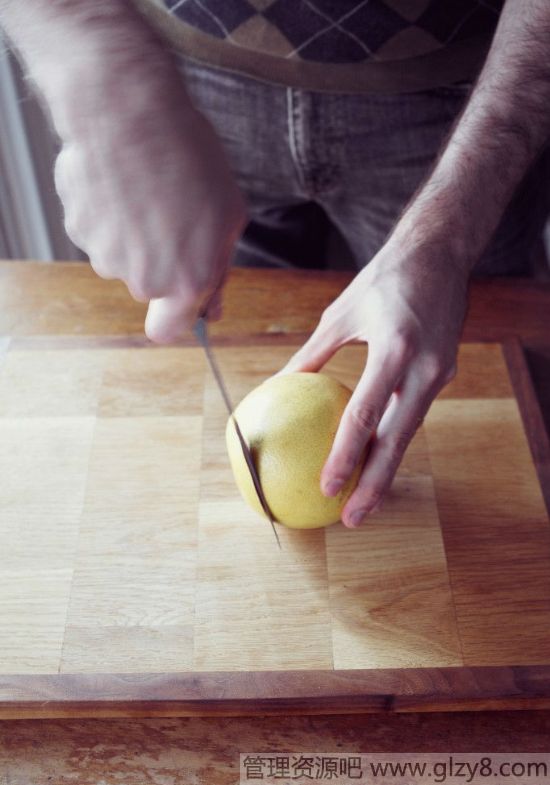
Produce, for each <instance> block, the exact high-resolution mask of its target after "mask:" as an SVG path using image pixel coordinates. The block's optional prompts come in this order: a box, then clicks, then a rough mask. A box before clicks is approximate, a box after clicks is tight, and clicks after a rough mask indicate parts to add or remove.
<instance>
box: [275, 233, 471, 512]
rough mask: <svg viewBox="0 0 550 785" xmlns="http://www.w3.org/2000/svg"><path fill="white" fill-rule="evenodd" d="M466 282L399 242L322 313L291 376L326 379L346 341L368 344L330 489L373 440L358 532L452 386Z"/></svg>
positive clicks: (360, 491) (330, 471)
mask: <svg viewBox="0 0 550 785" xmlns="http://www.w3.org/2000/svg"><path fill="white" fill-rule="evenodd" d="M466 288H467V274H465V272H464V271H463V270H462V269H461V268H460V267H458V266H456V267H454V266H452V265H451V266H449V265H447V264H443V263H441V261H440V260H439V259H428V258H426V257H425V256H424V255H423V253H422V252H419V251H412V252H410V251H407V249H404V248H402V247H399V245H398V243H397V242H395V241H394V242H392V241H390V242H389V243H387V244H386V246H384V248H383V249H382V250H381V251H380V252H379V253H378V254H377V256H376V257H375V258H374V259H373V260H372V262H371V263H370V264H369V265H368V266H367V267H366V268H365V269H364V270H362V272H361V273H359V275H357V277H356V278H355V279H354V280H353V281H352V283H351V284H350V285H349V286H348V287H347V289H345V290H344V291H343V292H342V294H341V295H340V296H339V297H338V299H337V300H335V301H334V302H333V303H332V304H331V305H330V306H329V307H328V308H327V309H326V310H325V312H324V313H323V316H322V318H321V320H320V322H319V325H318V327H317V329H316V330H315V332H314V333H313V335H312V336H311V338H310V339H309V340H308V341H307V343H306V344H305V345H304V346H303V347H302V348H301V349H300V351H299V352H298V353H297V354H296V355H294V357H293V358H292V359H291V360H290V362H289V363H288V364H287V365H286V366H285V368H284V369H283V373H285V372H293V371H318V370H319V369H320V368H321V367H322V366H323V365H324V364H325V363H326V362H327V361H328V360H329V359H330V357H331V356H332V355H333V354H334V353H335V352H336V351H337V350H338V349H339V348H340V347H341V346H342V345H343V344H345V343H348V342H350V341H366V342H368V345H369V353H368V360H367V364H366V368H365V370H364V373H363V375H362V376H361V379H360V381H359V383H358V384H357V387H356V389H355V391H354V393H353V395H352V397H351V400H350V402H349V404H348V406H347V408H346V411H345V412H344V415H343V417H342V420H341V422H340V427H339V429H338V433H337V434H336V438H335V440H334V444H333V447H332V451H331V453H330V456H329V458H328V460H327V462H326V464H325V467H324V469H323V473H322V476H321V488H322V490H323V492H324V493H325V494H326V495H327V496H335V495H336V494H337V493H338V491H339V490H340V489H341V488H342V486H343V485H344V483H345V482H346V481H347V480H348V479H349V477H350V476H351V474H352V472H353V470H354V468H355V466H356V465H357V464H358V462H359V461H360V460H361V456H362V455H363V454H364V450H365V446H366V445H367V442H369V440H370V439H372V443H371V448H370V452H369V456H368V461H367V463H366V466H365V469H364V471H363V473H362V475H361V477H360V479H359V482H358V485H357V488H356V490H355V491H354V493H353V494H352V495H351V497H350V498H349V499H348V501H347V503H346V506H345V508H344V511H343V515H342V520H343V522H344V523H345V524H346V525H347V526H358V525H359V524H360V523H361V522H362V521H363V520H364V519H365V517H366V516H367V515H368V514H369V513H371V512H373V510H374V509H375V508H376V507H377V506H379V505H380V502H381V500H382V497H383V496H384V494H385V492H386V491H387V490H388V488H389V486H390V484H391V481H392V479H393V477H394V474H395V472H396V470H397V467H398V466H399V463H400V461H401V458H402V457H403V453H404V452H405V449H406V447H407V445H408V444H409V442H410V440H411V439H412V437H413V436H414V433H415V431H416V429H417V428H418V426H419V425H420V423H421V422H422V420H423V418H424V415H425V414H426V412H427V410H428V408H429V406H430V404H431V402H432V400H433V399H434V398H435V396H436V395H437V393H438V392H439V391H440V389H441V388H442V387H443V386H444V385H445V384H446V383H447V382H448V381H450V379H451V378H452V376H453V374H454V371H455V358H456V352H457V346H458V340H459V336H460V331H461V327H462V322H463V319H464V313H465V309H466Z"/></svg>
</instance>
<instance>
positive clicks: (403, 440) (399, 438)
mask: <svg viewBox="0 0 550 785" xmlns="http://www.w3.org/2000/svg"><path fill="white" fill-rule="evenodd" d="M413 436H414V431H413V430H412V429H403V430H401V431H397V433H392V434H388V436H387V437H386V438H385V440H384V447H385V449H386V450H387V452H388V453H389V456H390V459H391V461H392V462H393V463H395V462H398V461H400V460H401V458H402V456H403V454H404V453H405V450H406V449H407V447H408V446H409V444H410V442H411V440H412V438H413Z"/></svg>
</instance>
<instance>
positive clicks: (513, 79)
mask: <svg viewBox="0 0 550 785" xmlns="http://www.w3.org/2000/svg"><path fill="white" fill-rule="evenodd" d="M549 136H550V2H548V0H508V2H507V3H506V5H505V7H504V10H503V12H502V16H501V19H500V22H499V25H498V28H497V31H496V33H495V37H494V41H493V44H492V47H491V50H490V52H489V55H488V58H487V61H486V63H485V66H484V68H483V70H482V72H481V74H480V77H479V79H478V81H477V84H476V86H475V88H474V90H473V92H472V95H471V97H470V100H469V101H468V103H467V105H466V107H465V110H464V112H463V113H462V115H461V117H460V119H459V120H458V122H457V124H456V126H455V128H454V131H453V132H452V134H451V136H450V139H449V142H448V143H447V145H446V146H445V149H444V151H443V152H442V155H441V156H440V158H439V161H438V163H437V165H436V167H435V169H434V171H433V173H432V174H431V176H430V177H429V178H428V180H427V182H426V184H425V185H424V187H423V188H422V189H421V191H420V192H419V194H418V195H417V196H416V198H415V199H414V200H413V202H412V203H411V205H410V206H409V208H408V209H407V210H406V212H405V214H404V216H403V218H402V219H401V221H400V222H399V224H398V225H397V227H396V230H395V234H396V237H397V239H398V240H399V239H403V240H405V239H406V242H407V243H408V244H409V246H410V245H411V243H412V244H413V245H418V246H419V247H421V246H423V245H425V244H428V245H429V244H432V245H434V246H436V247H437V246H439V247H441V248H442V249H443V248H445V249H446V253H447V254H448V253H450V254H451V256H452V257H453V259H454V260H455V261H456V262H457V263H459V264H460V265H462V266H464V267H465V269H466V270H467V271H469V270H471V268H472V267H473V265H474V264H475V263H476V261H477V259H478V258H479V256H480V255H481V253H482V252H483V250H484V247H485V246H486V244H487V243H488V241H489V239H490V237H491V235H492V233H493V232H494V230H495V229H496V227H497V225H498V222H499V220H500V218H501V217H502V214H503V212H504V210H505V208H506V205H507V204H508V202H509V200H510V198H511V196H512V194H513V192H514V190H515V189H516V187H517V186H518V184H519V183H520V181H521V179H522V177H523V176H524V174H525V172H526V170H527V169H528V167H529V166H530V165H531V164H532V163H533V161H534V160H535V158H536V157H537V155H538V154H539V153H540V151H541V149H542V147H543V146H544V144H545V143H546V142H547V140H548V138H549Z"/></svg>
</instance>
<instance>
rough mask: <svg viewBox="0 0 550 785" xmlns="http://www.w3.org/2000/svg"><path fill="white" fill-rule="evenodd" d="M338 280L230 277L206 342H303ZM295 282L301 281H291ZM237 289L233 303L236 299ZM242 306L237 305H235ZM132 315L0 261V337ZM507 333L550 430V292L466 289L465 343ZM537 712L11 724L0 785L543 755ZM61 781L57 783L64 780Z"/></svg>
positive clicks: (69, 274) (58, 276) (55, 277)
mask: <svg viewBox="0 0 550 785" xmlns="http://www.w3.org/2000/svg"><path fill="white" fill-rule="evenodd" d="M349 279H350V276H349V275H348V274H345V273H293V272H272V271H259V270H257V271H253V270H247V271H244V270H236V271H234V272H233V273H232V275H231V278H230V280H229V283H228V287H227V293H226V307H225V317H224V320H223V321H222V322H221V323H220V324H219V325H216V326H215V328H214V330H213V332H214V335H216V334H219V335H229V336H237V335H244V334H252V335H257V334H261V333H266V332H268V333H284V334H303V333H304V332H308V331H310V330H312V329H313V327H314V326H315V323H316V320H317V318H318V317H319V315H320V313H321V311H322V309H323V308H324V307H325V306H326V305H327V304H328V303H329V302H330V301H331V300H332V299H333V298H334V297H335V296H336V295H337V294H338V292H339V291H340V290H341V289H342V287H343V286H345V284H346V283H347V282H348V280H349ZM298 282H299V283H300V285H297V284H298ZM245 292H246V295H245ZM243 302H246V308H243V307H242V304H243ZM144 315H145V309H144V306H142V305H139V304H137V303H134V302H133V301H132V300H131V299H130V298H129V296H128V295H127V293H126V291H125V288H124V287H123V286H122V285H121V284H119V283H114V282H105V281H101V280H100V279H98V278H96V277H95V276H93V274H92V273H91V272H90V270H89V269H88V267H87V266H86V265H82V264H68V263H67V264H65V263H59V264H55V265H40V264H34V263H11V262H0V335H16V336H17V335H19V336H23V335H25V336H28V335H67V334H71V335H116V334H119V335H123V334H128V333H134V334H136V333H141V331H142V325H143V319H144ZM514 335H516V336H519V337H520V339H521V340H522V341H523V343H524V345H525V346H526V348H527V349H528V361H529V366H530V370H531V373H532V377H533V381H534V384H535V388H536V391H537V395H538V397H539V401H540V403H541V406H542V410H543V414H544V418H545V422H546V426H547V428H550V284H541V283H536V282H533V281H518V280H512V279H508V280H501V281H498V280H493V281H486V282H481V281H480V282H476V283H474V284H473V285H472V291H471V304H470V310H469V314H468V319H467V323H466V327H465V338H466V340H476V341H477V340H479V341H502V340H505V339H507V338H509V337H512V336H514ZM549 731H550V712H547V711H538V712H535V711H518V712H499V713H498V715H497V714H495V713H494V712H477V713H469V714H466V713H464V714H457V713H440V714H437V713H436V714H404V715H362V716H357V715H340V716H326V717H325V716H316V717H266V718H260V719H257V718H232V719H228V718H185V719H157V720H139V721H138V720H136V721H122V720H116V721H114V720H113V721H110V720H109V721H107V720H102V721H98V720H55V721H27V720H25V721H13V722H4V723H2V724H1V725H0V783H2V785H4V783H8V782H9V783H10V785H19V783H21V784H22V783H25V785H36V784H40V785H41V784H42V783H47V782H55V783H57V782H62V781H68V779H69V778H72V779H75V780H77V781H78V782H79V783H82V784H83V785H86V783H94V784H95V783H98V782H99V781H105V782H110V781H114V779H109V778H110V777H111V778H114V775H115V773H116V774H117V775H118V776H119V777H120V778H122V779H119V780H117V781H123V782H124V784H125V785H138V783H140V784H141V783H145V782H156V783H161V784H162V783H189V782H200V783H208V785H211V784H212V785H218V783H220V784H221V783H224V784H225V783H234V782H236V781H237V780H238V775H237V773H236V772H237V771H238V753H239V751H263V752H276V751H291V752H299V751H306V750H308V751H312V750H314V751H318V752H335V751H371V752H390V751H394V752H406V751H411V752H412V751H416V752H420V751H455V752H460V751H462V752H465V751H494V752H496V751H513V750H516V751H533V752H535V751H543V750H546V749H547V737H548V732H549ZM64 778H67V780H65V779H64Z"/></svg>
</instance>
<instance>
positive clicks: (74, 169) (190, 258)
mask: <svg viewBox="0 0 550 785" xmlns="http://www.w3.org/2000/svg"><path fill="white" fill-rule="evenodd" d="M135 89H136V90H139V89H140V86H139V85H136V86H135ZM114 92H115V95H113V96H112V101H113V104H112V106H110V107H105V106H103V114H102V115H101V116H100V117H98V118H97V120H96V121H93V122H91V123H90V125H89V127H87V126H79V128H78V130H77V131H75V132H74V133H72V134H69V135H68V136H67V138H66V139H65V140H64V145H63V149H62V151H61V153H60V155H59V158H58V160H57V165H56V170H55V179H56V186H57V190H58V192H59V195H60V196H61V199H62V202H63V205H64V208H65V227H66V231H67V233H68V235H69V237H71V239H72V240H73V242H75V243H76V245H78V246H79V247H80V248H82V249H83V250H84V251H86V252H87V253H88V255H89V257H90V262H91V265H92V267H93V268H94V270H95V271H96V273H97V274H98V275H100V276H101V277H102V278H119V279H121V280H122V281H124V282H125V283H126V285H127V286H128V289H129V291H130V293H131V294H132V296H133V297H134V298H135V299H137V300H140V301H142V302H149V301H150V305H149V310H148V314H147V319H146V323H145V330H146V333H147V335H148V337H149V338H151V339H152V340H154V341H158V342H162V343H164V342H169V341H171V340H173V339H175V338H177V337H178V335H179V334H180V333H181V332H182V331H183V330H184V329H186V328H188V327H190V326H191V325H192V324H193V322H194V321H195V319H196V317H197V315H198V312H199V310H200V309H201V308H202V307H203V306H204V305H205V304H206V303H208V316H209V318H216V317H217V316H219V311H220V301H219V295H220V292H221V286H222V283H223V281H224V278H225V275H226V272H227V269H228V266H229V263H230V259H231V254H232V251H233V246H234V244H235V242H236V240H237V238H238V236H239V234H240V232H241V231H242V229H243V227H244V216H245V210H244V205H243V200H242V197H241V195H240V193H239V191H238V189H237V186H236V184H235V183H234V181H233V178H232V175H231V173H230V171H229V167H228V165H227V162H226V160H225V156H224V154H223V151H222V149H221V145H220V143H219V142H218V139H217V137H216V136H215V134H214V131H213V130H212V128H211V127H210V125H209V123H208V122H207V120H206V119H205V118H203V116H202V115H200V114H198V113H197V112H196V111H195V110H194V109H192V108H191V107H190V106H189V105H188V104H187V103H185V102H184V101H183V100H182V90H181V86H180V85H178V84H176V85H174V86H173V89H172V90H170V85H169V83H168V84H165V86H164V90H163V92H162V95H160V96H158V95H157V96H154V95H150V96H149V99H150V100H149V101H148V103H147V105H146V107H144V109H143V110H142V111H139V112H137V113H136V112H135V111H134V110H133V109H132V108H131V107H130V106H126V107H125V108H124V110H122V111H121V110H120V108H117V105H116V101H117V96H116V90H115V91H114Z"/></svg>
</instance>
